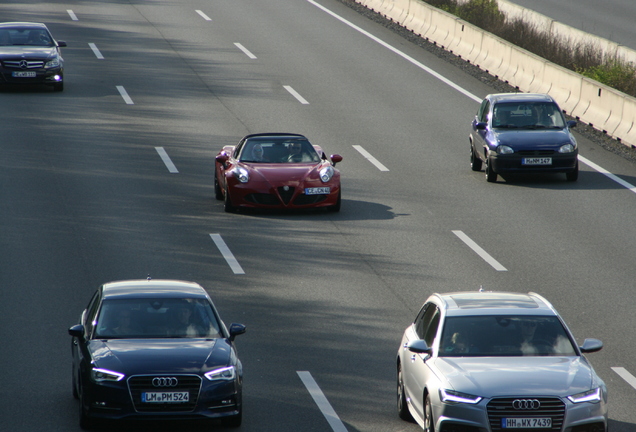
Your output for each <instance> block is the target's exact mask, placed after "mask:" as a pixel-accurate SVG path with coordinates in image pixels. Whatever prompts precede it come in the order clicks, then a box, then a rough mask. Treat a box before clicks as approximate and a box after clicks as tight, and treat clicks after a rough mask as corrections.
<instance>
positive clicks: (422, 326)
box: [415, 303, 439, 346]
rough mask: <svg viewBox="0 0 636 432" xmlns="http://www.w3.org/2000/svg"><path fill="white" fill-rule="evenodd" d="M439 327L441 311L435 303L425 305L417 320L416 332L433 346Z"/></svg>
mask: <svg viewBox="0 0 636 432" xmlns="http://www.w3.org/2000/svg"><path fill="white" fill-rule="evenodd" d="M438 325H439V310H438V309H437V306H435V305H434V304H433V303H429V304H427V305H425V306H424V307H423V308H422V310H421V311H420V313H419V314H418V316H417V318H416V319H415V332H416V333H417V336H418V337H419V338H420V339H423V340H424V341H426V343H427V344H428V346H432V343H433V340H434V337H435V332H437V327H438Z"/></svg>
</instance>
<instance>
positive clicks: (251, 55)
mask: <svg viewBox="0 0 636 432" xmlns="http://www.w3.org/2000/svg"><path fill="white" fill-rule="evenodd" d="M234 45H236V46H237V48H238V49H240V50H241V51H243V52H244V53H245V55H246V56H248V57H249V58H251V59H252V60H253V59H255V58H256V56H255V55H254V54H252V53H251V52H250V51H249V50H248V49H247V48H245V47H244V46H243V45H241V44H240V43H238V42H234Z"/></svg>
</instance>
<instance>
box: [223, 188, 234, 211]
mask: <svg viewBox="0 0 636 432" xmlns="http://www.w3.org/2000/svg"><path fill="white" fill-rule="evenodd" d="M223 209H224V210H225V212H226V213H234V212H236V207H234V205H232V199H231V198H230V191H229V190H228V189H225V202H224V206H223Z"/></svg>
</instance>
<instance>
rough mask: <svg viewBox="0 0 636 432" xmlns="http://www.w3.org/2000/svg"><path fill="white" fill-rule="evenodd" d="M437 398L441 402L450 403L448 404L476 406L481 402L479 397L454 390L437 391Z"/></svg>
mask: <svg viewBox="0 0 636 432" xmlns="http://www.w3.org/2000/svg"><path fill="white" fill-rule="evenodd" d="M439 397H440V399H441V400H442V402H450V403H453V402H454V403H466V404H476V403H479V401H480V400H482V397H481V396H475V395H471V394H468V393H462V392H458V391H455V390H446V389H440V390H439Z"/></svg>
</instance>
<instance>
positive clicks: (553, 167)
mask: <svg viewBox="0 0 636 432" xmlns="http://www.w3.org/2000/svg"><path fill="white" fill-rule="evenodd" d="M471 126H472V127H471V131H470V136H469V140H470V166H471V168H472V170H473V171H480V170H481V168H482V164H484V165H485V166H484V168H485V172H486V180H487V181H489V182H495V181H497V175H498V174H506V173H523V172H562V173H565V175H566V178H567V180H569V181H576V180H577V178H578V175H579V164H578V147H577V144H576V139H575V138H574V136H573V135H572V133H571V132H570V128H572V127H574V126H576V122H575V121H566V120H565V117H564V116H563V113H562V111H561V109H560V108H559V106H558V105H557V103H556V102H555V101H554V99H552V97H550V96H549V95H547V94H536V93H499V94H491V95H488V96H486V98H485V99H484V100H483V102H482V103H481V106H480V107H479V111H478V112H477V115H476V116H475V118H474V119H473V122H472V125H471Z"/></svg>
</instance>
